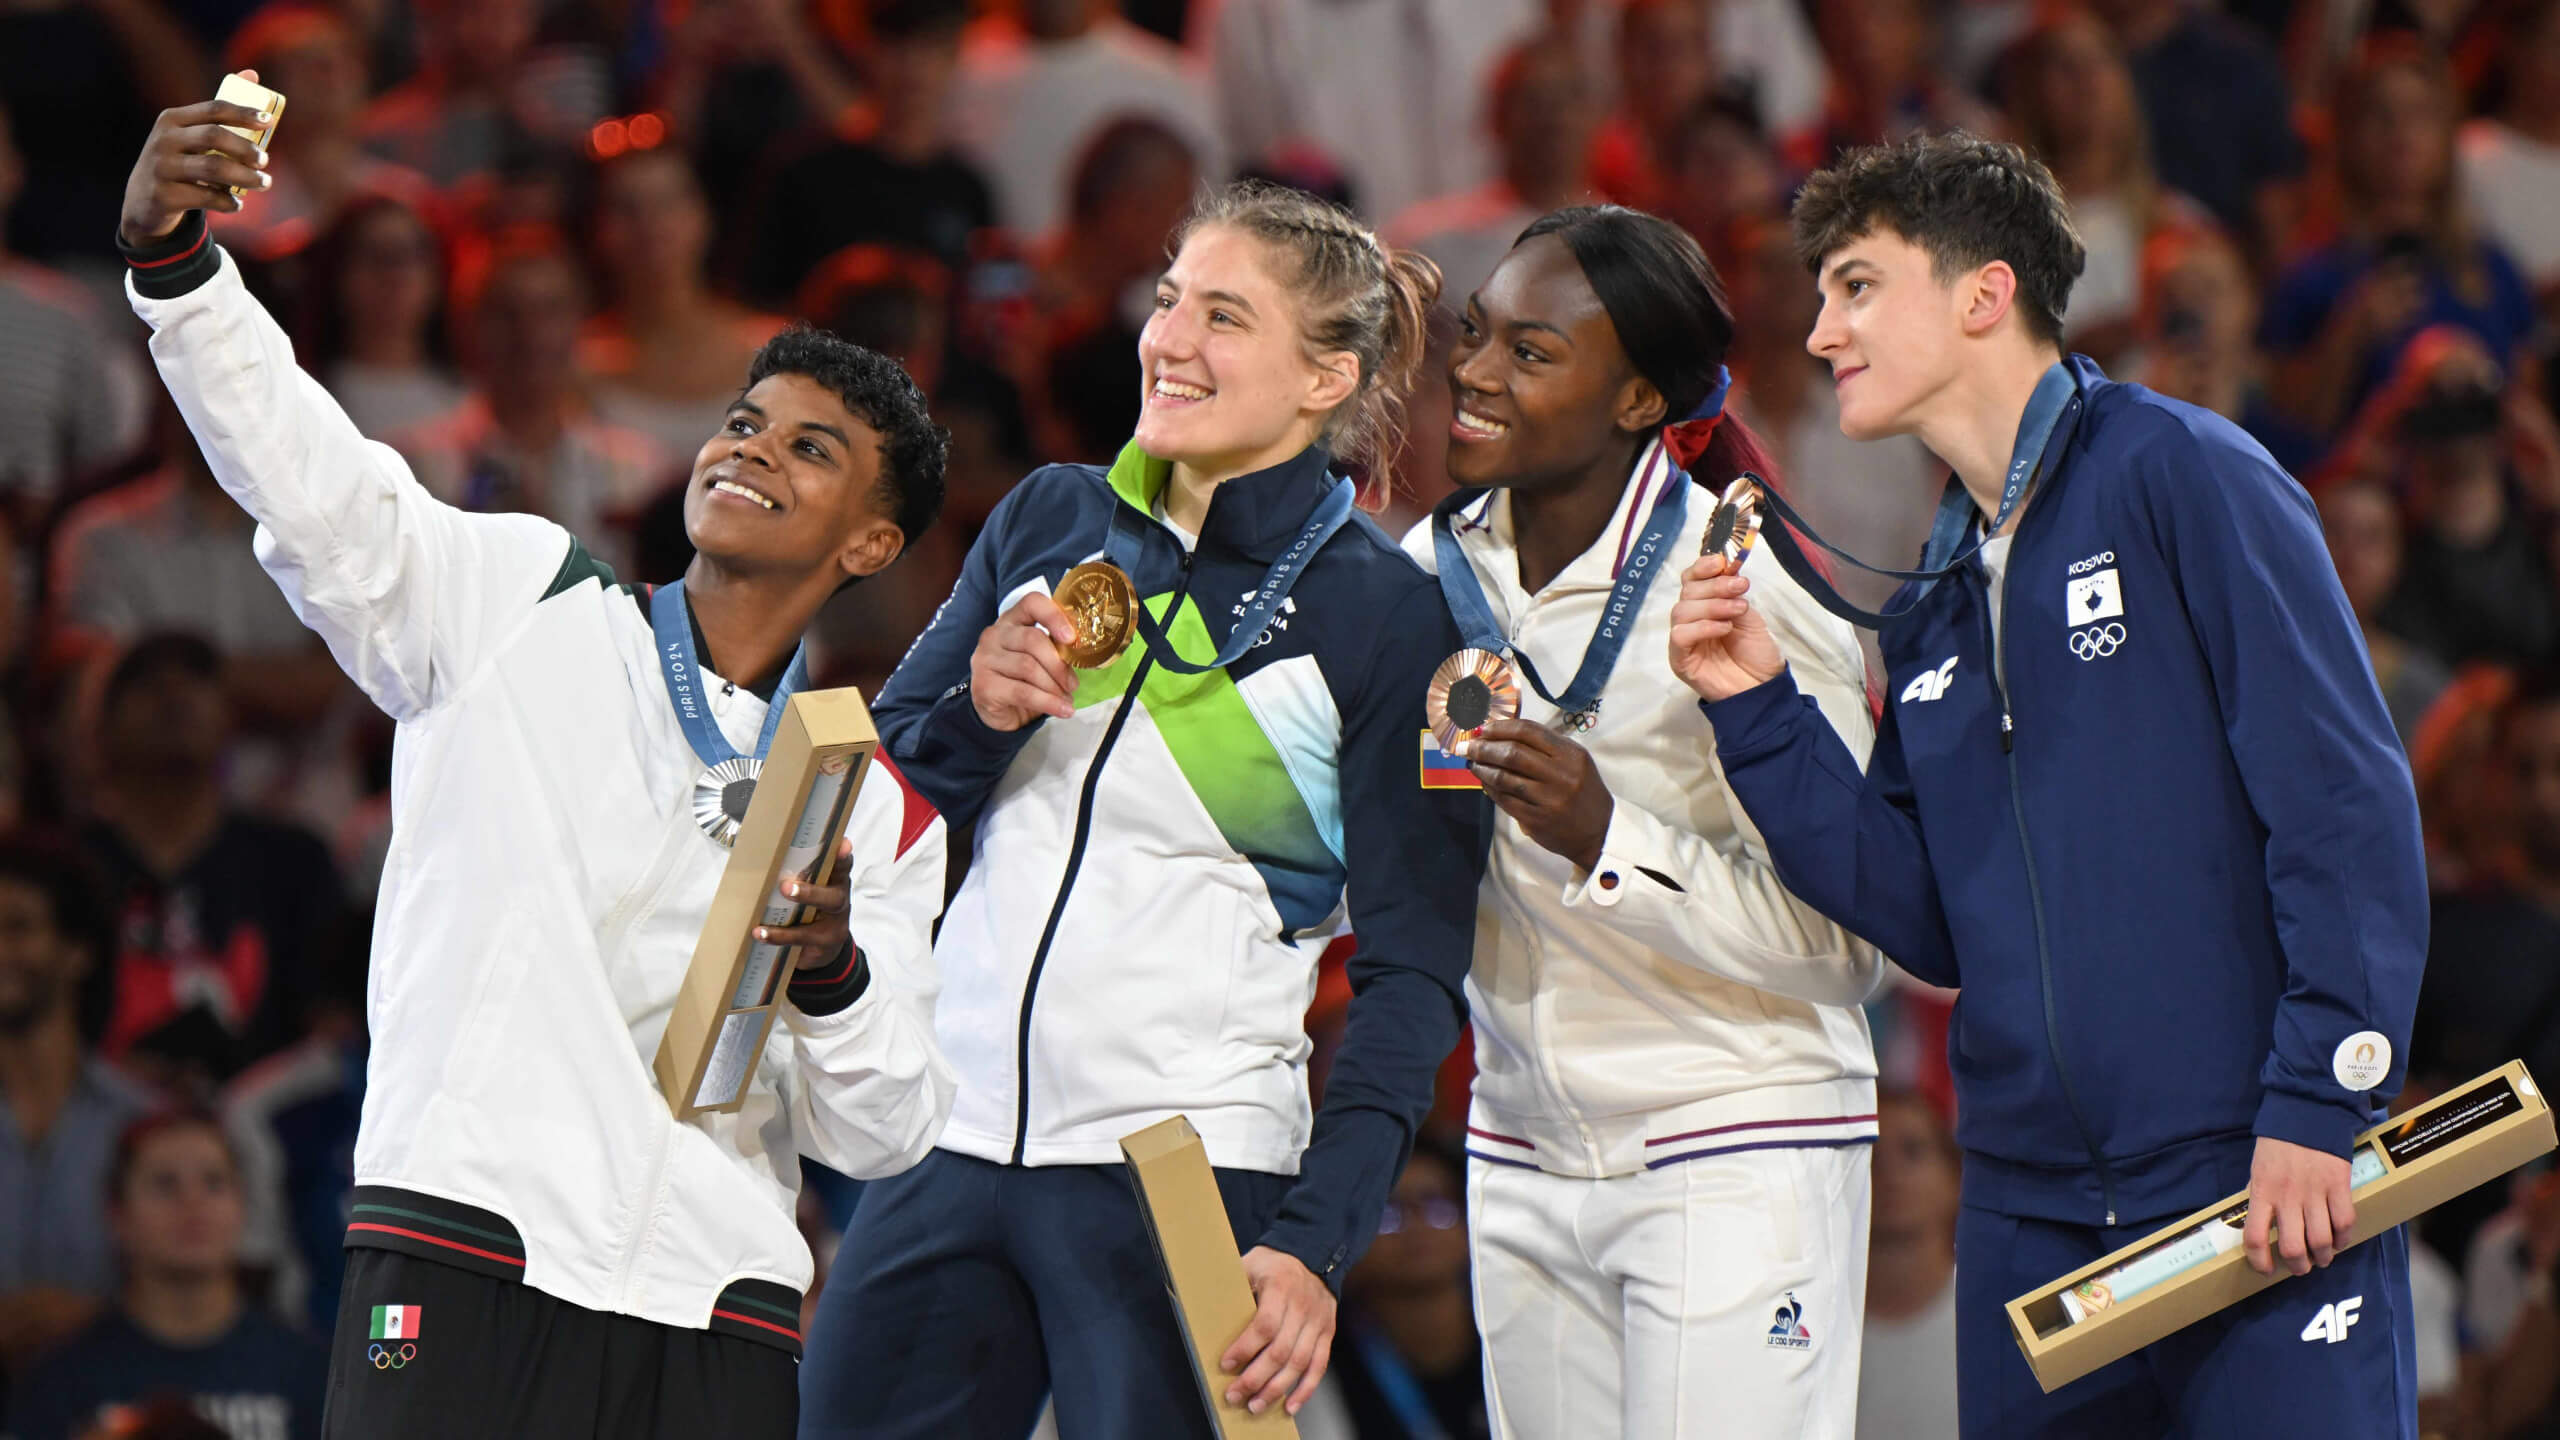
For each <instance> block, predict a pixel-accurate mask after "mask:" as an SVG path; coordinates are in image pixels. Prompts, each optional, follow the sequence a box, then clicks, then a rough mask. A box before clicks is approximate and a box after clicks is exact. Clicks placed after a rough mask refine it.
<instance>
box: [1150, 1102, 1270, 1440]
mask: <svg viewBox="0 0 2560 1440" xmlns="http://www.w3.org/2000/svg"><path fill="white" fill-rule="evenodd" d="M1120 1154H1121V1157H1122V1158H1123V1159H1125V1160H1126V1161H1127V1162H1128V1165H1129V1178H1130V1180H1131V1181H1132V1182H1134V1183H1135V1184H1136V1186H1137V1190H1138V1208H1139V1209H1140V1210H1143V1211H1145V1212H1146V1216H1147V1233H1148V1235H1150V1236H1152V1237H1153V1238H1154V1240H1155V1242H1156V1257H1157V1258H1158V1259H1160V1260H1162V1261H1163V1262H1164V1277H1165V1286H1166V1288H1167V1289H1169V1290H1170V1291H1172V1292H1173V1308H1174V1313H1175V1314H1177V1315H1178V1316H1180V1317H1181V1320H1182V1333H1183V1339H1184V1340H1185V1341H1186V1342H1187V1343H1186V1344H1185V1345H1184V1347H1183V1348H1184V1350H1185V1351H1186V1352H1187V1353H1188V1354H1189V1355H1190V1356H1191V1377H1192V1378H1193V1379H1194V1380H1196V1381H1198V1382H1199V1386H1200V1403H1201V1404H1202V1405H1204V1406H1206V1407H1207V1409H1208V1414H1209V1421H1210V1423H1211V1424H1212V1425H1213V1426H1215V1427H1216V1428H1217V1432H1218V1435H1219V1440H1260V1437H1272V1436H1286V1437H1288V1440H1297V1434H1298V1422H1297V1421H1295V1420H1293V1419H1291V1418H1290V1417H1289V1411H1288V1408H1287V1407H1286V1406H1284V1405H1274V1406H1272V1407H1271V1408H1270V1409H1268V1410H1265V1411H1263V1412H1262V1413H1261V1414H1259V1415H1256V1414H1254V1413H1253V1412H1252V1411H1250V1410H1247V1409H1246V1408H1244V1407H1243V1406H1242V1405H1230V1404H1228V1403H1227V1384H1228V1377H1227V1376H1225V1375H1224V1374H1222V1373H1221V1372H1220V1371H1219V1369H1218V1361H1219V1360H1220V1359H1221V1358H1223V1357H1224V1356H1225V1355H1226V1353H1227V1347H1228V1346H1230V1345H1232V1344H1234V1343H1235V1341H1236V1337H1237V1336H1239V1335H1241V1334H1243V1333H1244V1327H1246V1326H1247V1325H1250V1324H1252V1323H1253V1313H1254V1299H1253V1286H1252V1285H1251V1284H1250V1283H1249V1282H1248V1281H1246V1279H1245V1277H1244V1255H1243V1252H1241V1251H1239V1250H1238V1249H1236V1234H1235V1230H1234V1229H1233V1228H1232V1227H1230V1226H1229V1225H1228V1224H1227V1206H1226V1202H1225V1201H1224V1200H1221V1199H1220V1198H1219V1197H1218V1177H1217V1175H1216V1174H1215V1173H1214V1172H1213V1171H1211V1170H1210V1168H1209V1152H1208V1150H1207V1148H1206V1147H1204V1146H1203V1145H1202V1144H1201V1143H1200V1132H1198V1131H1196V1130H1194V1129H1192V1128H1191V1122H1190V1121H1189V1120H1187V1119H1184V1118H1183V1117H1182V1116H1180V1115H1176V1116H1174V1117H1173V1118H1172V1119H1170V1120H1166V1121H1163V1122H1160V1123H1158V1124H1154V1125H1150V1126H1148V1127H1147V1128H1146V1129H1144V1130H1140V1131H1138V1132H1137V1133H1136V1134H1134V1135H1126V1136H1123V1137H1121V1140H1120Z"/></svg>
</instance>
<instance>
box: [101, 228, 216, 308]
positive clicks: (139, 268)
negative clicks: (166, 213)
mask: <svg viewBox="0 0 2560 1440" xmlns="http://www.w3.org/2000/svg"><path fill="white" fill-rule="evenodd" d="M116 253H118V254H120V255H122V256H123V257H124V263H125V268H126V270H127V272H128V273H130V274H131V275H132V276H133V288H134V290H135V291H136V293H138V294H140V295H141V296H142V298H144V299H146V300H174V299H176V298H177V297H179V296H181V295H184V294H186V293H187V292H188V291H190V290H193V289H195V288H196V287H197V286H199V285H202V284H203V283H204V282H206V281H207V280H210V279H212V278H213V277H214V276H215V275H216V274H217V273H219V272H220V271H221V269H222V251H221V249H220V247H218V246H216V245H215V244H214V243H213V229H212V227H211V226H209V225H207V224H206V223H205V219H204V212H203V211H201V210H190V211H188V212H187V218H185V219H184V220H181V221H179V222H178V228H177V229H175V230H173V231H171V232H169V235H168V237H167V238H166V239H162V240H155V241H153V242H151V243H150V244H148V245H142V246H133V245H127V244H126V243H124V235H123V234H122V233H121V232H119V233H118V234H117V235H116Z"/></svg>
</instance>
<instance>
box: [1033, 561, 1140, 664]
mask: <svg viewBox="0 0 2560 1440" xmlns="http://www.w3.org/2000/svg"><path fill="white" fill-rule="evenodd" d="M1052 598H1054V599H1055V600H1056V601H1057V602H1058V608H1059V609H1061V610H1064V611H1066V612H1067V618H1068V619H1070V620H1073V621H1074V622H1075V625H1076V642H1075V643H1074V644H1072V645H1068V644H1064V643H1061V644H1060V645H1059V646H1058V649H1059V651H1060V652H1061V653H1062V654H1064V655H1065V656H1066V657H1067V663H1068V664H1070V665H1073V666H1074V667H1076V668H1077V669H1079V670H1098V669H1100V668H1102V667H1103V666H1105V665H1108V664H1110V663H1111V662H1112V661H1114V660H1116V659H1118V658H1120V652H1121V651H1123V650H1125V649H1127V648H1129V632H1130V631H1131V630H1132V629H1134V628H1136V622H1135V621H1134V620H1133V619H1132V618H1131V617H1132V616H1134V615H1135V614H1136V613H1137V609H1138V592H1137V589H1136V587H1134V586H1132V585H1131V584H1130V583H1129V577H1128V575H1127V574H1126V573H1125V572H1123V571H1122V570H1121V568H1120V567H1119V566H1117V565H1114V564H1112V563H1111V562H1109V561H1107V560H1092V561H1087V562H1086V563H1084V564H1082V565H1079V566H1077V567H1076V568H1074V569H1073V570H1070V571H1068V572H1067V573H1066V578H1064V579H1062V580H1060V581H1059V582H1058V591H1057V594H1056V595H1055V596H1054V597H1052Z"/></svg>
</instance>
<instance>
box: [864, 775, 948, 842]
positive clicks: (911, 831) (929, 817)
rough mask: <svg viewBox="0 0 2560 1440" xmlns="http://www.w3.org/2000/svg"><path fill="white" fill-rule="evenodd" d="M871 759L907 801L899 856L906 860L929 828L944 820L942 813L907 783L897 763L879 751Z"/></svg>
mask: <svg viewBox="0 0 2560 1440" xmlns="http://www.w3.org/2000/svg"><path fill="white" fill-rule="evenodd" d="M871 759H872V761H873V763H875V764H877V765H878V766H879V767H880V768H881V769H883V770H886V771H888V772H889V778H890V779H892V780H895V781H897V782H898V794H899V795H900V796H901V797H903V798H904V799H905V801H906V807H907V808H906V814H905V816H904V817H903V818H901V819H900V820H899V822H898V856H899V858H901V859H904V858H905V856H906V853H907V852H908V851H909V850H912V849H914V848H915V843H916V842H917V841H918V840H921V839H923V838H924V832H925V830H926V829H927V827H929V826H931V825H932V824H933V822H934V821H936V820H939V819H941V818H942V813H941V812H940V811H938V810H936V809H934V808H933V802H932V801H930V800H927V799H926V798H924V796H922V795H920V794H918V793H917V792H916V787H914V786H913V785H910V784H908V783H907V777H906V776H905V775H904V774H902V773H900V772H899V770H898V766H897V762H896V761H893V760H891V759H890V758H889V757H888V756H887V755H886V754H884V753H882V752H880V751H877V750H875V751H873V752H872V753H871Z"/></svg>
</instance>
